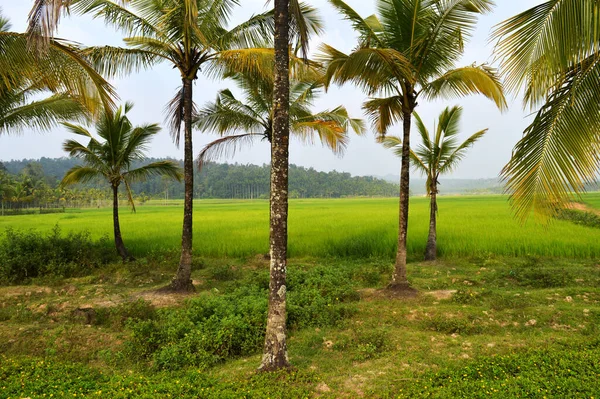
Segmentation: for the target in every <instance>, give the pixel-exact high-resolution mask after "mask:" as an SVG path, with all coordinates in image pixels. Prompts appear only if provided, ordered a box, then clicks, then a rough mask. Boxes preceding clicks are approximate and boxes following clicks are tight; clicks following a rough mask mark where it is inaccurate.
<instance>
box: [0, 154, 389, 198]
mask: <svg viewBox="0 0 600 399" xmlns="http://www.w3.org/2000/svg"><path fill="white" fill-rule="evenodd" d="M158 160H159V159H153V158H151V159H147V160H146V161H145V163H150V162H154V161H158ZM180 163H181V162H180ZM3 164H4V168H5V169H6V171H7V172H8V173H9V174H11V175H13V176H16V177H15V178H18V177H19V176H21V177H23V176H27V177H28V178H29V179H31V180H35V181H43V182H44V183H45V184H47V185H48V186H50V187H52V188H54V187H56V186H57V185H58V182H59V181H60V179H62V177H63V176H64V174H65V173H66V171H67V170H68V169H69V168H71V167H72V166H74V165H76V164H78V160H76V159H71V158H58V159H51V158H41V159H39V160H30V159H24V160H19V161H14V160H13V161H5V162H4V163H3ZM133 167H136V165H133ZM0 170H1V168H0ZM269 171H270V168H269V165H262V166H258V165H240V164H216V163H209V164H206V165H205V166H204V168H203V169H202V171H201V172H198V171H196V172H195V180H194V191H195V193H194V194H195V197H196V198H240V199H241V198H250V199H251V198H268V193H269ZM0 173H1V172H0ZM79 188H93V189H100V190H104V189H107V188H108V187H107V186H106V184H105V182H94V183H90V184H86V185H85V186H81V187H79ZM132 188H133V190H134V192H135V193H136V194H142V193H144V194H145V195H147V196H150V197H153V198H158V197H160V198H164V197H167V196H168V198H170V199H177V198H183V183H178V182H174V181H172V180H168V179H163V178H160V177H155V178H151V179H149V180H148V181H146V182H143V183H135V184H133V185H132ZM397 195H398V186H397V185H396V184H393V183H390V182H386V181H384V180H382V179H376V178H373V177H357V176H354V177H353V176H351V175H350V173H341V172H336V171H333V172H319V171H316V170H314V169H312V168H308V169H307V168H304V167H301V166H295V165H290V196H291V197H293V198H330V197H331V198H339V197H356V196H379V197H392V196H397Z"/></svg>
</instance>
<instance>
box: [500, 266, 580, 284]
mask: <svg viewBox="0 0 600 399" xmlns="http://www.w3.org/2000/svg"><path fill="white" fill-rule="evenodd" d="M504 276H505V277H506V278H507V279H510V280H511V282H512V283H513V284H517V285H520V286H523V287H532V288H557V287H567V286H569V285H570V284H571V283H572V282H573V276H572V275H571V273H570V272H569V271H568V270H566V269H564V268H552V269H549V268H548V267H546V266H545V265H543V264H541V263H540V262H539V261H538V260H536V259H534V260H532V262H531V263H530V264H529V265H525V266H523V267H519V268H515V269H513V270H510V271H508V272H507V273H505V274H504Z"/></svg>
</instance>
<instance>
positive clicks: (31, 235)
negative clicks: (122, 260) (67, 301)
mask: <svg viewBox="0 0 600 399" xmlns="http://www.w3.org/2000/svg"><path fill="white" fill-rule="evenodd" d="M2 242H3V245H1V246H0V282H1V283H3V284H17V283H19V284H20V283H27V282H29V281H31V279H33V278H36V277H42V276H51V277H74V276H84V275H86V274H89V273H91V272H92V270H94V269H95V268H97V267H99V266H100V265H104V264H107V263H108V262H109V261H112V260H114V255H113V253H112V249H110V243H109V240H108V238H106V237H104V238H101V239H100V240H98V241H93V240H92V239H91V235H90V233H89V232H87V231H82V232H77V233H75V232H70V233H68V234H67V235H64V236H63V235H61V231H60V228H59V227H58V225H55V226H54V228H52V230H50V231H48V232H45V233H40V232H35V231H32V230H30V231H25V230H15V229H13V228H10V227H9V228H7V229H6V230H5V232H4V234H3V238H2Z"/></svg>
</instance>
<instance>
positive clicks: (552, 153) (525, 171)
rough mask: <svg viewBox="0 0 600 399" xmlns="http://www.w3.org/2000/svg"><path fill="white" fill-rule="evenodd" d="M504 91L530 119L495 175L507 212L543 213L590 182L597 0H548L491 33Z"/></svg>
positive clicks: (595, 127) (598, 50)
mask: <svg viewBox="0 0 600 399" xmlns="http://www.w3.org/2000/svg"><path fill="white" fill-rule="evenodd" d="M492 38H493V40H497V41H498V45H497V47H496V55H497V57H498V59H499V61H500V66H501V68H502V71H503V73H504V74H505V75H506V84H507V87H508V89H510V90H511V91H513V92H514V93H519V92H521V90H523V91H524V93H525V97H524V104H525V107H527V108H529V109H531V110H534V111H535V118H534V119H533V122H532V123H531V125H529V127H528V128H527V129H526V130H525V133H524V136H523V138H522V139H521V141H519V142H518V143H517V145H516V146H515V149H514V151H513V156H512V159H511V160H510V162H509V163H508V164H507V165H506V166H505V168H504V170H503V172H502V177H503V178H504V179H505V180H506V182H507V191H508V192H510V194H511V199H512V202H513V205H514V207H515V211H516V213H517V215H518V216H519V218H521V220H523V221H524V220H525V219H526V218H527V217H528V216H529V215H530V214H531V211H532V210H535V211H536V213H538V214H541V215H546V216H547V215H548V214H551V213H553V212H555V211H556V210H557V209H559V208H561V207H562V206H563V205H564V204H565V203H566V202H567V201H569V200H570V198H572V196H573V195H572V193H579V192H581V191H583V189H584V185H585V183H586V182H591V181H594V180H596V179H597V176H598V175H597V173H598V167H599V166H600V165H599V160H600V63H598V60H599V59H600V3H598V1H596V0H550V1H544V2H542V3H541V4H539V5H537V6H535V7H532V8H531V9H529V10H526V11H524V12H522V13H520V14H518V15H515V16H514V17H512V18H509V19H507V20H506V21H504V22H502V23H501V24H499V25H498V26H497V27H496V29H495V31H494V32H493V34H492Z"/></svg>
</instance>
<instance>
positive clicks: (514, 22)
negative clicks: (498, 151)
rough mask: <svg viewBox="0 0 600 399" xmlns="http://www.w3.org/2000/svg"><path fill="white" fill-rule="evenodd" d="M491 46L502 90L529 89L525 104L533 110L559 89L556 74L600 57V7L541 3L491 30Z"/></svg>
mask: <svg viewBox="0 0 600 399" xmlns="http://www.w3.org/2000/svg"><path fill="white" fill-rule="evenodd" d="M491 40H493V41H498V44H497V46H496V50H495V53H496V56H497V58H498V59H499V61H500V65H501V68H502V70H503V72H504V73H505V74H506V77H507V79H506V85H507V87H508V89H510V90H511V91H513V92H517V91H518V90H519V89H521V88H522V87H523V86H525V85H527V86H530V87H529V90H528V93H527V97H526V98H525V102H526V104H529V106H531V107H532V108H533V107H536V106H537V105H538V104H540V103H541V102H543V101H545V100H546V95H547V93H548V90H549V89H550V88H553V87H555V88H558V87H559V86H556V83H557V82H556V75H557V74H559V73H561V72H563V71H565V70H567V69H569V68H571V67H572V66H573V65H576V64H578V63H580V62H583V61H584V60H585V59H587V58H588V57H590V56H592V55H593V54H599V53H600V51H599V50H600V4H598V2H597V1H593V0H592V1H590V0H547V1H544V2H543V3H541V4H539V5H536V6H534V7H532V8H530V9H528V10H527V11H524V12H522V13H520V14H518V15H515V16H514V17H512V18H509V19H507V20H506V21H503V22H502V23H500V24H499V25H497V26H496V27H495V30H494V31H493V33H492V38H491ZM596 56H597V55H596Z"/></svg>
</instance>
